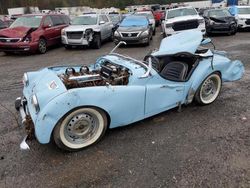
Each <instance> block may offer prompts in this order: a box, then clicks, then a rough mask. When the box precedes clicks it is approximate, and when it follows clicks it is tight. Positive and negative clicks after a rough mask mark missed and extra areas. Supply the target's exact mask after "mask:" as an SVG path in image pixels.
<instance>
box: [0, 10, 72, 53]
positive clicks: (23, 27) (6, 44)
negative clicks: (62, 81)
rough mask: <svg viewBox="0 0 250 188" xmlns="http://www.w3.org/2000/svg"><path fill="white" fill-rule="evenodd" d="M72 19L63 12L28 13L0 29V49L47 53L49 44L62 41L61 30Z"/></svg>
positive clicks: (9, 51)
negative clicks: (7, 26)
mask: <svg viewBox="0 0 250 188" xmlns="http://www.w3.org/2000/svg"><path fill="white" fill-rule="evenodd" d="M69 22H70V19H69V17H68V16H66V15H63V14H28V15H24V16H22V17H20V18H18V19H16V20H15V21H14V22H13V23H12V24H11V26H10V27H9V28H6V29H2V30H0V51H3V52H5V53H11V52H39V53H41V54H44V53H46V51H47V49H48V47H49V46H52V45H55V44H60V43H61V30H62V29H63V28H64V27H66V26H68V25H69Z"/></svg>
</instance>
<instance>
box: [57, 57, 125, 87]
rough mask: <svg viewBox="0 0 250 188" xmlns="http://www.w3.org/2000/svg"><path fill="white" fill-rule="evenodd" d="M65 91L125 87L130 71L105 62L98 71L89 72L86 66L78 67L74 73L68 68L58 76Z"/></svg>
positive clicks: (73, 70)
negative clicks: (99, 87)
mask: <svg viewBox="0 0 250 188" xmlns="http://www.w3.org/2000/svg"><path fill="white" fill-rule="evenodd" d="M58 76H59V78H60V79H61V80H62V82H63V83H64V85H65V87H66V88H67V89H73V88H82V87H93V86H105V85H127V84H128V82H129V76H130V71H129V69H128V68H126V67H124V66H121V65H117V64H114V63H110V62H109V61H105V62H103V63H102V64H101V65H100V68H99V69H94V70H90V69H89V67H88V66H85V65H84V66H82V67H80V69H79V71H76V69H75V68H73V67H68V68H67V69H66V70H65V73H63V74H60V75H58Z"/></svg>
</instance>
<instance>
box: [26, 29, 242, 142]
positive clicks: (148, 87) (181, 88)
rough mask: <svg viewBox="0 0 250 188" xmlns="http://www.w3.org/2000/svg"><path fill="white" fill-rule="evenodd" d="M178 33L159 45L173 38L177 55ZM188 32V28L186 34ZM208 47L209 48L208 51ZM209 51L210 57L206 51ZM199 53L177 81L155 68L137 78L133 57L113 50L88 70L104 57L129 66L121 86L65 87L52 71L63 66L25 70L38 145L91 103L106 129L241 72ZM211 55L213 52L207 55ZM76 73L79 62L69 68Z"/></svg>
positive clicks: (237, 65)
mask: <svg viewBox="0 0 250 188" xmlns="http://www.w3.org/2000/svg"><path fill="white" fill-rule="evenodd" d="M182 35H183V34H177V35H173V36H171V37H169V38H170V39H169V40H163V41H162V44H161V46H162V47H163V46H167V45H168V44H169V41H172V40H175V41H177V45H180V46H179V48H178V47H175V50H174V51H171V52H174V53H181V52H183V50H184V51H186V50H188V48H186V47H187V46H188V45H186V46H185V45H183V46H184V48H182V46H181V44H183V43H186V42H187V39H185V38H184V37H182ZM201 35H202V34H201V33H194V34H193V36H192V37H189V38H188V40H191V39H192V38H193V37H195V36H196V38H198V39H199V40H197V41H200V42H201V40H202V39H201ZM186 36H189V32H186ZM194 46H196V47H198V46H197V42H195V43H193V44H192V45H190V46H189V47H190V48H191V49H192V50H190V51H189V52H193V53H195V51H194V50H193V49H194ZM208 51H209V50H208ZM163 52H166V54H165V55H170V54H169V53H170V51H164V49H162V48H160V50H159V53H157V52H154V53H152V55H154V56H155V57H157V56H158V55H161V56H162V55H164V54H163ZM211 54H212V55H211ZM193 55H196V56H199V57H200V60H199V64H198V65H197V67H196V68H195V70H194V71H193V73H192V75H191V77H190V78H189V79H188V80H186V81H182V82H176V81H171V80H166V79H165V78H163V77H162V76H161V75H160V74H159V73H158V72H157V70H155V69H151V70H150V74H149V75H148V76H143V75H145V73H146V72H147V69H146V68H145V67H144V66H142V65H141V64H140V63H136V61H134V60H133V59H131V58H129V57H126V56H121V55H117V54H108V55H105V56H103V57H101V58H98V59H97V61H96V63H95V64H93V65H90V66H89V69H91V70H97V69H99V68H100V65H101V64H102V63H103V62H104V61H105V60H108V61H109V62H112V63H113V64H117V65H122V66H124V67H126V68H128V69H129V70H130V77H129V82H128V84H127V85H122V86H118V85H110V84H107V85H105V86H95V87H83V88H73V89H66V88H65V86H64V84H63V83H62V82H61V80H60V79H59V77H58V75H59V74H61V73H64V72H65V70H66V68H67V66H58V67H50V68H45V69H41V70H39V71H37V72H31V73H28V78H29V80H30V82H29V84H28V85H27V86H25V87H24V90H23V95H24V97H25V98H26V99H27V101H28V102H27V109H28V112H29V114H30V115H31V118H32V121H33V122H34V125H35V134H36V138H37V140H38V141H39V142H40V143H42V144H45V143H48V142H49V141H50V138H51V135H52V132H53V129H54V127H55V126H56V125H57V124H58V123H59V122H60V121H61V120H62V119H63V118H64V117H65V116H66V115H67V114H68V113H70V112H71V111H72V110H74V109H78V108H81V107H96V108H99V109H102V110H103V111H104V112H105V113H106V114H107V115H108V117H109V119H110V128H115V127H119V126H124V125H127V124H130V123H133V122H136V121H139V120H142V119H144V118H147V117H150V116H153V115H155V114H158V113H160V112H163V111H166V110H168V109H171V108H174V107H176V106H179V105H181V104H188V103H191V102H192V100H193V97H194V94H195V92H196V90H197V89H198V87H199V86H200V84H201V83H202V81H203V80H204V79H205V78H206V77H207V76H208V75H210V74H211V73H213V72H218V73H220V74H221V77H222V81H235V80H238V79H240V78H241V77H242V76H243V74H244V66H243V64H242V63H241V62H240V61H238V60H236V61H231V60H230V59H228V58H227V57H226V56H225V53H223V52H219V51H214V54H213V53H212V52H211V51H209V52H208V53H207V55H206V54H205V55H204V54H193ZM213 55H214V56H213ZM73 67H74V68H75V69H76V71H79V69H80V66H73ZM34 94H35V95H36V96H37V99H38V101H39V106H40V111H39V112H36V111H35V109H34V107H33V105H32V102H31V99H32V96H33V95H34Z"/></svg>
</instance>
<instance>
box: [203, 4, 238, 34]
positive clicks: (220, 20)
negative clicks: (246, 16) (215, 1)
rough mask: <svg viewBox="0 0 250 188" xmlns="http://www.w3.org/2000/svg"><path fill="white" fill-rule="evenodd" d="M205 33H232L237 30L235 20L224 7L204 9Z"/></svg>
mask: <svg viewBox="0 0 250 188" xmlns="http://www.w3.org/2000/svg"><path fill="white" fill-rule="evenodd" d="M203 16H204V19H205V23H206V31H207V34H208V35H209V34H212V33H227V34H229V35H234V34H236V32H237V21H236V19H235V18H234V17H233V16H232V15H231V14H230V12H229V11H228V10H226V9H211V10H205V11H204V14H203Z"/></svg>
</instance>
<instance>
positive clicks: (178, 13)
mask: <svg viewBox="0 0 250 188" xmlns="http://www.w3.org/2000/svg"><path fill="white" fill-rule="evenodd" d="M185 30H193V31H196V30H198V31H201V32H202V33H203V34H205V33H206V28H205V21H204V18H203V17H201V16H200V15H199V14H198V13H197V11H196V10H195V8H193V7H180V8H173V9H168V10H166V16H165V20H163V21H162V31H163V35H164V36H168V35H172V34H176V33H179V32H182V31H185Z"/></svg>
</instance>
